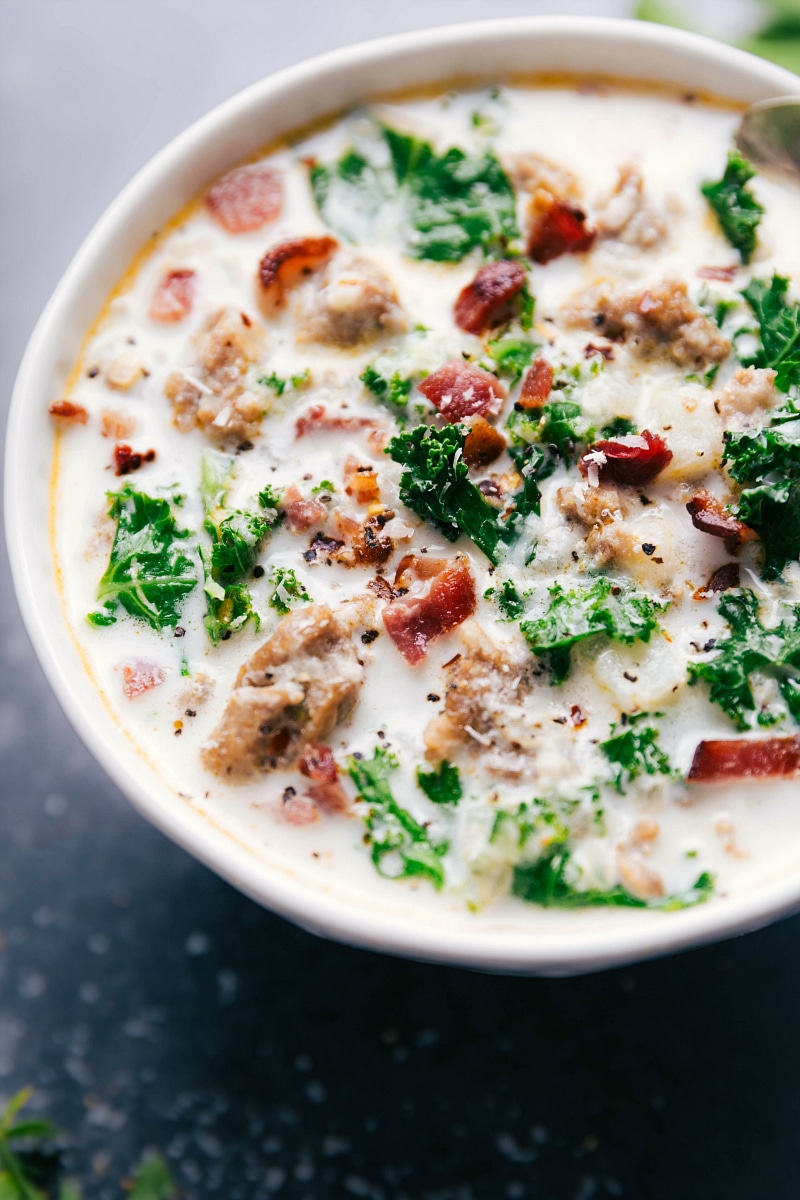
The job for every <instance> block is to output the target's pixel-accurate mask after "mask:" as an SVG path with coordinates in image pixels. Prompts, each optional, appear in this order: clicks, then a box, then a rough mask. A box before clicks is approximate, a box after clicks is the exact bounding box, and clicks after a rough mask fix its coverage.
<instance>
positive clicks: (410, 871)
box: [347, 746, 448, 890]
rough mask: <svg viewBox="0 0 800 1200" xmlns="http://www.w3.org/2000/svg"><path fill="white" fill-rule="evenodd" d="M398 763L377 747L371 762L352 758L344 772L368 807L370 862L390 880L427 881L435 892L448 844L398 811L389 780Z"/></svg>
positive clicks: (441, 878) (388, 753)
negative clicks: (436, 840) (424, 879)
mask: <svg viewBox="0 0 800 1200" xmlns="http://www.w3.org/2000/svg"><path fill="white" fill-rule="evenodd" d="M397 765H398V763H397V759H396V758H395V756H394V755H393V754H391V753H390V752H389V751H388V750H386V749H384V748H383V747H382V746H376V748H375V752H374V754H373V756H372V758H371V759H363V758H356V757H355V756H353V757H351V758H350V759H349V761H348V765H347V770H348V774H349V775H350V778H351V779H352V781H353V783H354V784H355V785H356V787H357V788H358V792H359V798H360V799H361V800H363V802H364V803H365V804H366V805H367V815H366V816H365V818H364V823H365V825H366V827H367V834H368V838H369V841H370V843H371V846H372V861H373V863H374V864H375V866H376V868H377V870H378V871H379V872H380V874H381V875H385V876H386V877H387V878H390V879H408V878H411V877H419V876H422V877H423V878H426V879H429V880H430V882H431V883H432V884H433V886H434V887H435V888H436V889H437V890H438V889H439V888H441V887H442V886H443V884H444V867H443V865H442V861H441V860H442V857H443V856H444V855H445V854H446V853H447V849H448V844H447V842H434V841H432V840H431V837H430V835H429V833H428V830H427V829H426V828H425V826H424V825H420V823H419V822H418V821H416V820H415V819H414V817H412V816H411V813H409V812H407V811H406V809H404V808H401V807H400V805H399V804H398V803H397V801H396V800H395V798H394V796H393V795H392V790H391V787H390V785H389V777H390V775H391V773H392V771H394V770H395V769H396V768H397Z"/></svg>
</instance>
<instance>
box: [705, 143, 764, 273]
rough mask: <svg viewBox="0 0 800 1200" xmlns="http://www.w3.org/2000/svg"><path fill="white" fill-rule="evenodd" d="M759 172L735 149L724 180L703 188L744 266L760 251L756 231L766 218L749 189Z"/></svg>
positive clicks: (730, 155) (730, 154)
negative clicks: (755, 252) (757, 249)
mask: <svg viewBox="0 0 800 1200" xmlns="http://www.w3.org/2000/svg"><path fill="white" fill-rule="evenodd" d="M755 173H756V172H755V168H754V167H753V166H752V165H751V164H750V163H749V162H748V161H747V159H746V158H743V157H742V155H741V154H740V153H739V151H738V150H731V151H730V153H729V154H728V162H727V165H726V167H725V171H724V174H723V176H722V179H720V180H717V182H716V183H714V182H708V183H704V184H703V186H702V187H701V189H700V190H701V191H702V193H703V195H704V196H705V198H706V200H708V202H709V204H710V205H711V207H712V208H713V210H714V212H715V213H716V214H717V220H718V221H719V224H720V228H721V230H722V232H723V233H724V235H725V237H726V238H727V239H728V241H729V242H730V244H731V245H732V246H733V247H734V248H735V249H736V250H738V251H739V254H740V255H741V258H742V262H743V263H749V262H750V259H751V257H752V255H753V251H754V250H755V248H756V230H757V229H758V225H759V222H760V220H761V218H762V217H763V215H764V209H763V208H762V206H761V205H760V204H759V203H758V201H757V200H756V198H755V196H754V195H753V193H752V191H751V190H750V188H748V187H747V184H748V183H749V181H750V180H751V179H752V178H753V176H754V175H755Z"/></svg>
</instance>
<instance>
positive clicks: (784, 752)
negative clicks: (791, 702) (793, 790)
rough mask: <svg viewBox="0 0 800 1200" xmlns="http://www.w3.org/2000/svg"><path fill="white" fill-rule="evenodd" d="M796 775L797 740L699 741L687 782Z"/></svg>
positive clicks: (798, 771)
mask: <svg viewBox="0 0 800 1200" xmlns="http://www.w3.org/2000/svg"><path fill="white" fill-rule="evenodd" d="M796 775H800V737H780V738H759V739H757V740H756V739H754V738H737V739H734V740H731V741H713V742H700V744H699V746H698V747H697V749H696V750H695V752H694V758H693V759H692V765H691V767H690V768H689V774H688V776H687V779H688V780H689V781H690V782H691V783H730V782H732V781H742V780H747V779H789V778H793V777H794V776H796Z"/></svg>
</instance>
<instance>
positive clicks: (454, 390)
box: [417, 359, 507, 425]
mask: <svg viewBox="0 0 800 1200" xmlns="http://www.w3.org/2000/svg"><path fill="white" fill-rule="evenodd" d="M417 387H418V388H419V391H421V392H422V394H423V396H425V398H426V399H427V400H430V402H431V403H432V404H433V405H435V406H436V408H438V410H439V412H440V413H441V414H442V416H443V417H444V419H445V420H446V421H449V422H450V424H451V425H452V424H455V423H456V422H457V421H463V420H464V417H475V416H482V417H483V416H486V414H487V413H491V414H492V415H495V414H496V413H498V412H499V411H500V409H501V408H502V406H503V401H504V400H505V398H506V394H507V393H506V389H505V387H504V386H503V384H502V383H501V382H500V380H499V379H498V378H497V377H496V376H495V375H490V374H489V372H488V371H483V370H481V368H480V367H473V366H472V365H471V364H470V363H466V362H463V361H462V360H459V359H453V361H452V362H449V363H445V365H444V366H443V367H440V368H439V370H438V371H434V372H433V374H432V375H428V377H427V379H423V380H422V382H421V383H419V384H418V385H417Z"/></svg>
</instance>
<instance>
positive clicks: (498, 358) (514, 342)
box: [485, 334, 539, 385]
mask: <svg viewBox="0 0 800 1200" xmlns="http://www.w3.org/2000/svg"><path fill="white" fill-rule="evenodd" d="M486 349H487V350H488V353H489V357H490V358H491V359H492V362H491V363H487V364H485V366H486V369H487V370H489V371H492V372H493V373H494V374H495V375H499V376H501V377H502V378H503V379H509V380H510V381H511V383H512V385H513V384H515V383H519V381H520V379H522V376H523V375H524V374H525V371H526V370H527V368H528V367H529V366H530V365H531V363H532V362H533V356H534V354H535V353H536V351H537V350H538V349H539V346H538V343H536V342H532V341H531V340H530V339H529V338H526V337H515V336H514V335H513V334H506V335H504V336H503V337H499V338H495V339H494V341H491V342H489V344H488V346H487V347H486Z"/></svg>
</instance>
